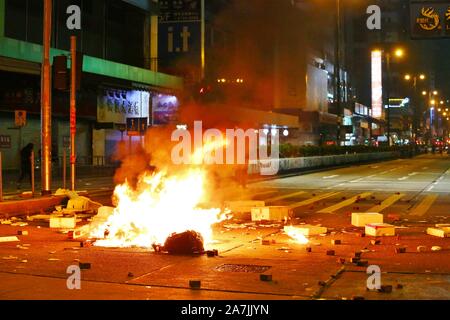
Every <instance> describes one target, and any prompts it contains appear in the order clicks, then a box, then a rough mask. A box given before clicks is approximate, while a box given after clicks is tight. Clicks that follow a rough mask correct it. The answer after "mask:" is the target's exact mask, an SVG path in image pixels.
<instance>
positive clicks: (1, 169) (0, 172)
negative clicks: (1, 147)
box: [0, 152, 3, 202]
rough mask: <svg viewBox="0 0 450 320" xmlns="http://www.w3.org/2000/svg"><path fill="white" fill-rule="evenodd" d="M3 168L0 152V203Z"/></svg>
mask: <svg viewBox="0 0 450 320" xmlns="http://www.w3.org/2000/svg"><path fill="white" fill-rule="evenodd" d="M2 173H3V167H2V153H1V152H0V202H1V201H3V174H2Z"/></svg>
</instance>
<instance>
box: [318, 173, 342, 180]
mask: <svg viewBox="0 0 450 320" xmlns="http://www.w3.org/2000/svg"><path fill="white" fill-rule="evenodd" d="M337 177H339V175H338V174H335V175H334V176H328V177H322V179H334V178H337Z"/></svg>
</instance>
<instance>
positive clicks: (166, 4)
mask: <svg viewBox="0 0 450 320" xmlns="http://www.w3.org/2000/svg"><path fill="white" fill-rule="evenodd" d="M201 24H202V1H201V0H163V1H160V15H159V27H158V34H159V35H158V51H159V65H160V67H161V68H162V69H163V70H165V71H166V72H168V73H173V72H175V70H176V73H177V74H178V75H181V76H183V77H184V78H185V79H196V78H198V77H199V76H200V75H201V48H202V46H201V39H202V31H201V30H202V29H201Z"/></svg>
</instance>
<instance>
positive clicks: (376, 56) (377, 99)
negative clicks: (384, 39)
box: [372, 50, 383, 119]
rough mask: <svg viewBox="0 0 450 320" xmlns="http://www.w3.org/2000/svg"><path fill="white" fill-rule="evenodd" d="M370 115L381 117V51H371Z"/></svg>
mask: <svg viewBox="0 0 450 320" xmlns="http://www.w3.org/2000/svg"><path fill="white" fill-rule="evenodd" d="M372 116H373V117H374V118H376V119H381V118H382V117H383V52H382V51H380V50H374V51H372Z"/></svg>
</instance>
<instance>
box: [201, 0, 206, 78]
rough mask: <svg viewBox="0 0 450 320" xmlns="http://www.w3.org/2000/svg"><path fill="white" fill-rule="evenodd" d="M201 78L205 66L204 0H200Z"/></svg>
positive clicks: (203, 75)
mask: <svg viewBox="0 0 450 320" xmlns="http://www.w3.org/2000/svg"><path fill="white" fill-rule="evenodd" d="M200 16H201V26H200V28H201V54H200V59H201V80H202V81H203V80H204V79H205V68H206V53H205V51H206V42H205V41H206V21H205V19H206V15H205V0H201V15H200Z"/></svg>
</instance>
